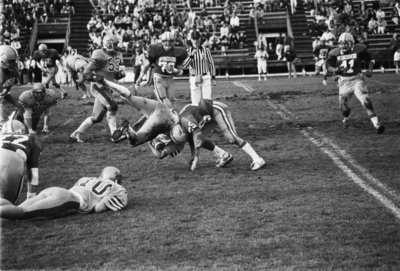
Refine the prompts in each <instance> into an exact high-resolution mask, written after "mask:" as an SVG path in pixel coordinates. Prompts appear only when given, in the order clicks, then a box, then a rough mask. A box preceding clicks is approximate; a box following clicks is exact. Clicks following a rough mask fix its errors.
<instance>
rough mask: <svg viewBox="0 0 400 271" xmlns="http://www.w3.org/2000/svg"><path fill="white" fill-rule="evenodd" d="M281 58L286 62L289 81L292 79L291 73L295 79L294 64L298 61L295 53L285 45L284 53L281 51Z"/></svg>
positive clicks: (290, 47)
mask: <svg viewBox="0 0 400 271" xmlns="http://www.w3.org/2000/svg"><path fill="white" fill-rule="evenodd" d="M283 57H284V59H285V60H286V64H287V69H288V77H289V79H291V78H292V73H293V77H294V78H296V77H297V74H296V66H295V63H296V62H297V61H298V58H297V54H296V51H295V50H294V48H293V47H292V46H290V45H285V47H284V51H283Z"/></svg>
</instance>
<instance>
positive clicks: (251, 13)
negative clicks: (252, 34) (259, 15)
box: [249, 5, 256, 24]
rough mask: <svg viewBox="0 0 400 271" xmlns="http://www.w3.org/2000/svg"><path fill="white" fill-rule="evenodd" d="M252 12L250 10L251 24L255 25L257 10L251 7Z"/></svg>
mask: <svg viewBox="0 0 400 271" xmlns="http://www.w3.org/2000/svg"><path fill="white" fill-rule="evenodd" d="M250 6H251V7H250V10H249V24H253V23H254V18H255V16H256V10H255V9H254V6H253V5H250Z"/></svg>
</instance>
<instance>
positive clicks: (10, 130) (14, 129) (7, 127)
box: [1, 120, 28, 135]
mask: <svg viewBox="0 0 400 271" xmlns="http://www.w3.org/2000/svg"><path fill="white" fill-rule="evenodd" d="M1 133H2V134H18V135H26V134H28V128H27V127H26V126H25V124H23V123H22V122H20V121H18V120H8V121H6V122H5V123H4V124H3V127H2V129H1Z"/></svg>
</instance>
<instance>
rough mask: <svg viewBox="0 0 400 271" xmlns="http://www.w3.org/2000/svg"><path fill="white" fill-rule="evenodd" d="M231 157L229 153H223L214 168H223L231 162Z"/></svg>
mask: <svg viewBox="0 0 400 271" xmlns="http://www.w3.org/2000/svg"><path fill="white" fill-rule="evenodd" d="M232 160H233V156H232V154H230V153H228V152H227V153H225V155H224V156H223V157H222V158H221V159H219V160H218V161H217V164H216V165H215V166H216V167H225V166H226V165H227V164H229V163H230V162H232Z"/></svg>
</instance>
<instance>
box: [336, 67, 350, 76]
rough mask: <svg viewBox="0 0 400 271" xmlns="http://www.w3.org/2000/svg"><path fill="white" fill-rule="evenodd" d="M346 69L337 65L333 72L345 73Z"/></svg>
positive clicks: (337, 73)
mask: <svg viewBox="0 0 400 271" xmlns="http://www.w3.org/2000/svg"><path fill="white" fill-rule="evenodd" d="M347 70H348V68H347V67H343V66H339V67H337V69H336V71H335V74H336V75H341V74H343V73H345V72H346V71H347Z"/></svg>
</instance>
